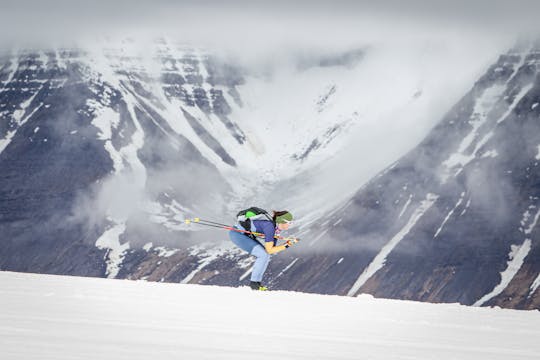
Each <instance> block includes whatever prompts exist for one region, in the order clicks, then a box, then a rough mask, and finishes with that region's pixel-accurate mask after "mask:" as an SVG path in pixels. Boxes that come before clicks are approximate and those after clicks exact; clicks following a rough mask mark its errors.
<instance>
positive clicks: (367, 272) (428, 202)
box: [347, 193, 438, 296]
mask: <svg viewBox="0 0 540 360" xmlns="http://www.w3.org/2000/svg"><path fill="white" fill-rule="evenodd" d="M437 199H438V196H437V195H435V194H431V193H430V194H427V196H426V199H425V200H423V201H422V202H421V203H420V205H419V206H418V208H416V210H415V211H414V213H413V214H412V215H411V217H410V219H409V221H408V222H407V224H405V226H403V228H401V230H400V231H399V232H398V233H397V234H396V235H394V237H392V239H390V241H389V242H388V243H387V244H386V245H385V246H383V248H382V249H381V251H380V252H379V253H378V254H377V256H375V258H374V259H373V260H372V261H371V263H370V264H369V265H368V266H367V267H366V268H365V269H364V271H363V272H362V274H360V276H359V277H358V279H357V280H356V282H355V283H354V285H353V286H352V287H351V289H350V290H349V292H348V293H347V295H348V296H354V295H356V293H357V292H358V290H359V289H360V288H361V287H362V285H364V284H365V283H366V281H368V280H369V279H370V278H371V277H372V276H373V275H374V274H375V273H376V272H377V271H379V270H380V269H381V268H382V267H383V266H384V265H385V263H386V258H387V256H388V255H389V254H390V252H392V250H393V249H394V248H395V247H396V246H397V244H399V242H400V241H401V240H403V238H404V237H405V236H406V235H407V234H408V233H409V231H411V229H412V228H413V227H414V226H415V225H416V223H417V222H418V220H419V219H420V218H421V217H422V216H423V215H424V214H425V213H426V211H428V210H429V208H431V206H432V205H433V204H434V203H435V201H437Z"/></svg>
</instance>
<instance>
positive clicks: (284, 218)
mask: <svg viewBox="0 0 540 360" xmlns="http://www.w3.org/2000/svg"><path fill="white" fill-rule="evenodd" d="M273 218H274V222H275V223H276V225H277V227H278V229H280V230H287V229H288V228H289V226H290V225H291V221H292V220H293V216H292V214H291V213H290V212H289V211H287V210H283V211H274V216H273Z"/></svg>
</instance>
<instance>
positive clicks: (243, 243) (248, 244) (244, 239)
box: [229, 231, 260, 254]
mask: <svg viewBox="0 0 540 360" xmlns="http://www.w3.org/2000/svg"><path fill="white" fill-rule="evenodd" d="M229 237H230V238H231V241H232V242H233V243H234V244H235V245H236V246H238V247H239V248H240V249H242V250H244V251H246V252H248V253H249V254H251V252H252V251H253V248H254V247H255V246H257V245H259V246H260V244H259V243H258V242H257V241H255V240H253V239H252V238H250V237H249V236H246V235H244V234H241V233H239V232H238V231H229Z"/></svg>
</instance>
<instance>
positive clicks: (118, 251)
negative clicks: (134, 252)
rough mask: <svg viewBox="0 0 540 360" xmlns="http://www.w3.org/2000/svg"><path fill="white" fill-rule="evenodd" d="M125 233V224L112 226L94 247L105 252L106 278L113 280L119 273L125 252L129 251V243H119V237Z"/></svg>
mask: <svg viewBox="0 0 540 360" xmlns="http://www.w3.org/2000/svg"><path fill="white" fill-rule="evenodd" d="M124 231H126V224H125V223H120V224H115V225H113V226H112V227H111V228H110V229H107V230H105V232H104V233H103V234H102V235H101V236H100V237H99V238H98V239H97V241H96V246H97V247H98V248H99V249H104V250H107V253H106V254H105V262H106V263H107V272H106V275H107V277H108V278H115V277H116V275H118V271H120V266H121V265H122V261H123V260H124V256H125V252H126V250H128V249H129V242H126V243H124V244H121V243H120V236H121V235H122V234H123V233H124Z"/></svg>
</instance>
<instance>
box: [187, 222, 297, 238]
mask: <svg viewBox="0 0 540 360" xmlns="http://www.w3.org/2000/svg"><path fill="white" fill-rule="evenodd" d="M184 222H185V223H186V224H188V225H189V224H191V223H195V224H199V225H204V226H210V227H215V228H218V229H224V230H231V231H236V232H239V233H244V234H248V235H255V236H257V237H261V238H264V234H262V233H258V232H253V231H247V230H242V229H238V228H235V227H233V226H230V225H225V224H221V223H218V222H215V221H210V220H203V219H201V218H193V219H186V220H185V221H184ZM274 238H275V239H278V240H285V241H292V242H294V243H297V242H298V241H300V239H298V238H295V237H285V236H281V235H274Z"/></svg>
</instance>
